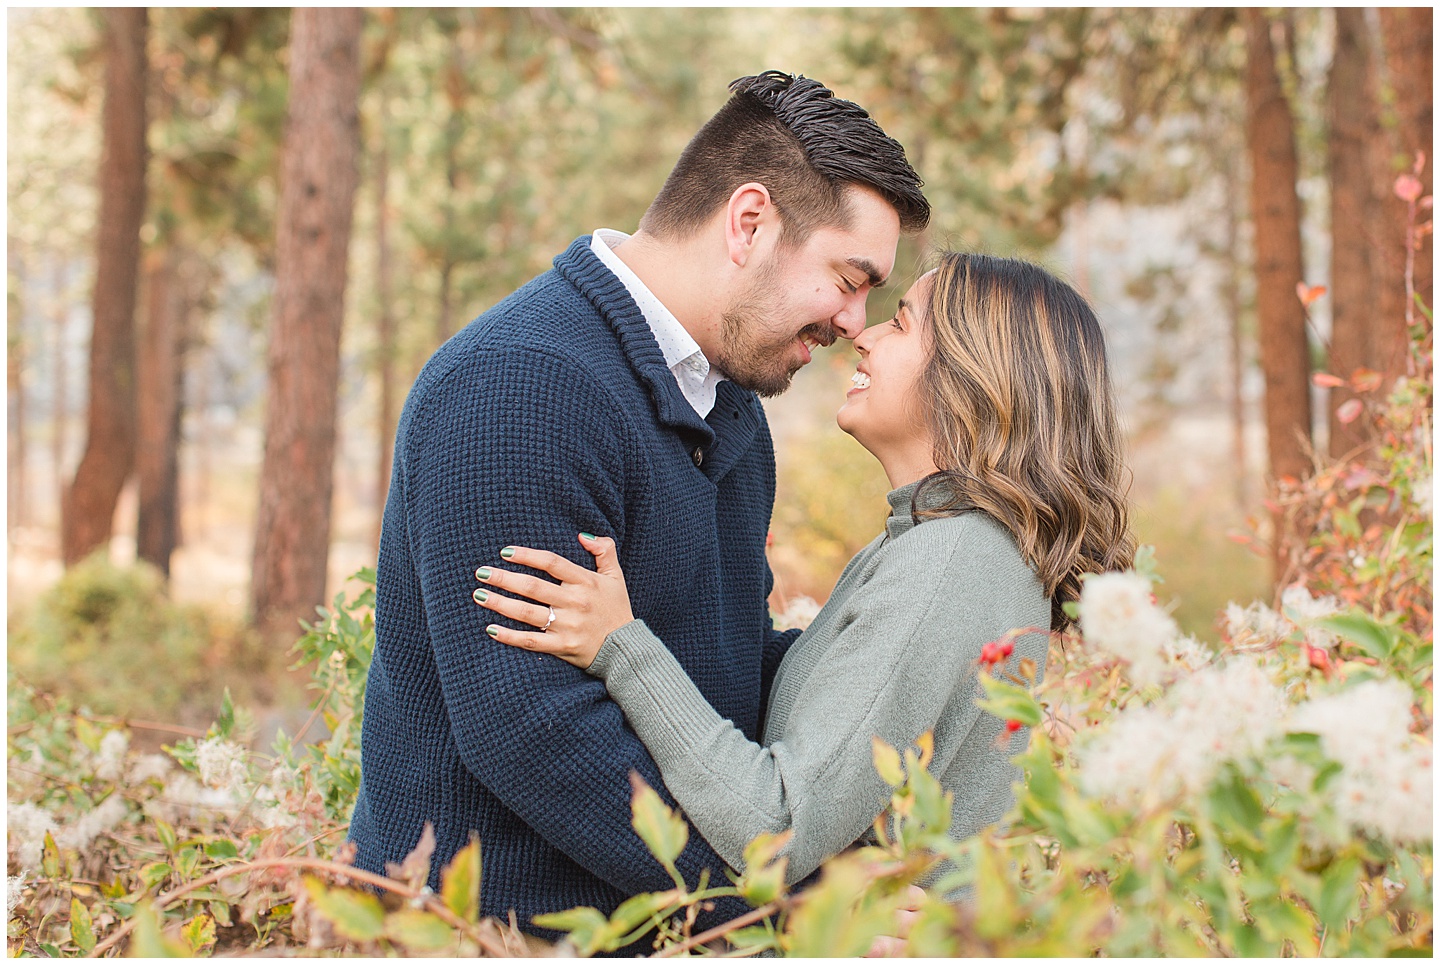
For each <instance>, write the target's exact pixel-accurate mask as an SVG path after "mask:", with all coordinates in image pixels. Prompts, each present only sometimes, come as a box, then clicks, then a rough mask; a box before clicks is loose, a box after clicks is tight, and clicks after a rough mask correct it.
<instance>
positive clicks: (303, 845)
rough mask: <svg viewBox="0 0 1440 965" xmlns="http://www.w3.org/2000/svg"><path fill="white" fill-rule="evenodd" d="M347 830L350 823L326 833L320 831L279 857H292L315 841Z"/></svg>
mask: <svg viewBox="0 0 1440 965" xmlns="http://www.w3.org/2000/svg"><path fill="white" fill-rule="evenodd" d="M349 830H350V823H349V822H348V821H347V822H346V823H344V824H342V825H340V826H339V827H334V828H331V829H330V830H328V831H321V832H320V833H319V834H317V835H315V836H314V837H313V838H309V839H307V840H305V841H301V842H300V843H299V844H297V845H295V847H293V848H291V849H290V850H289V851H286V852H285V853H284V854H282V855H281V856H280V857H282V858H289V857H293V856H294V855H295V854H296V853H297V852H299V850H300V849H301V848H308V847H310V845H312V844H314V843H315V842H316V841H319V840H320V839H321V838H328V837H330V835H332V834H338V833H339V832H341V831H349Z"/></svg>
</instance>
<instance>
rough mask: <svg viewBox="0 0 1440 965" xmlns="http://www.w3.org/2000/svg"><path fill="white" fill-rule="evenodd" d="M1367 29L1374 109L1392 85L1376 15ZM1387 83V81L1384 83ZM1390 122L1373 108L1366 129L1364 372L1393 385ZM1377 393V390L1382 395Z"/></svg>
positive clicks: (1399, 327) (1398, 219)
mask: <svg viewBox="0 0 1440 965" xmlns="http://www.w3.org/2000/svg"><path fill="white" fill-rule="evenodd" d="M1366 23H1367V25H1369V27H1370V29H1369V37H1368V40H1369V53H1370V61H1371V69H1370V71H1369V74H1368V76H1367V77H1366V92H1367V96H1368V97H1369V99H1370V101H1371V103H1373V104H1376V105H1380V104H1383V103H1386V101H1387V100H1388V99H1389V98H1388V97H1387V96H1386V95H1387V93H1393V84H1392V83H1385V82H1384V76H1385V75H1386V74H1389V73H1391V71H1390V69H1389V65H1388V64H1387V63H1386V55H1385V48H1384V45H1383V44H1382V43H1381V39H1380V33H1381V31H1380V16H1379V14H1378V13H1375V14H1373V16H1372V17H1370V18H1369V19H1367V21H1366ZM1390 80H1391V81H1392V82H1393V76H1392V77H1391V78H1390ZM1387 113H1388V114H1389V115H1390V116H1389V117H1386V118H1385V120H1390V121H1393V120H1394V118H1393V114H1394V110H1393V106H1392V107H1391V108H1390V109H1389V110H1388V111H1386V110H1384V109H1379V110H1378V111H1377V114H1376V116H1375V117H1374V119H1373V121H1372V122H1371V124H1370V129H1369V136H1368V139H1367V142H1366V148H1365V160H1366V168H1367V169H1368V170H1369V172H1370V217H1371V222H1370V225H1369V230H1368V231H1367V233H1366V234H1367V238H1368V240H1369V242H1370V276H1371V278H1372V279H1374V283H1375V308H1374V312H1373V315H1374V317H1373V319H1372V320H1371V325H1370V332H1369V353H1370V354H1369V359H1370V367H1371V368H1373V369H1375V370H1376V371H1378V372H1381V373H1382V374H1383V375H1385V376H1386V378H1385V385H1386V386H1387V387H1388V386H1389V385H1391V384H1393V380H1394V378H1395V376H1397V375H1400V374H1402V373H1403V372H1404V371H1405V360H1406V358H1407V356H1408V345H1409V337H1408V336H1407V335H1406V332H1405V240H1406V230H1407V228H1406V224H1407V212H1406V208H1405V202H1403V201H1401V200H1400V199H1399V198H1397V197H1395V176H1396V175H1397V174H1399V173H1400V172H1401V171H1403V170H1405V166H1404V165H1399V166H1397V165H1396V158H1397V156H1401V155H1403V154H1404V151H1403V149H1402V148H1401V147H1400V142H1399V136H1398V132H1397V131H1395V130H1394V129H1393V127H1392V126H1391V125H1389V124H1386V123H1383V122H1382V115H1385V114H1387ZM1382 391H1383V390H1382Z"/></svg>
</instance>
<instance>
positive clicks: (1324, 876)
mask: <svg viewBox="0 0 1440 965" xmlns="http://www.w3.org/2000/svg"><path fill="white" fill-rule="evenodd" d="M1360 870H1361V869H1360V861H1359V860H1358V859H1356V858H1353V857H1347V858H1341V859H1340V860H1339V861H1336V862H1335V863H1334V864H1332V865H1331V866H1330V867H1328V868H1326V869H1325V870H1324V871H1323V872H1322V873H1321V875H1320V897H1319V900H1318V901H1317V902H1316V908H1315V914H1316V916H1317V917H1318V918H1319V919H1320V922H1321V924H1323V925H1324V926H1325V927H1326V928H1327V929H1329V930H1330V931H1331V932H1332V933H1334V934H1341V933H1342V932H1343V931H1344V929H1345V925H1346V923H1347V922H1349V921H1350V920H1351V919H1352V918H1355V917H1357V916H1358V915H1359V912H1360V900H1359V899H1360V890H1359V889H1360Z"/></svg>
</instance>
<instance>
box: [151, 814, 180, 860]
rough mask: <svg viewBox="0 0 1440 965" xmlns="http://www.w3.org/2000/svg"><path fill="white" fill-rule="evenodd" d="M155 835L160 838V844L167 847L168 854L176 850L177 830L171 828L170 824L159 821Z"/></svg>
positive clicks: (156, 824)
mask: <svg viewBox="0 0 1440 965" xmlns="http://www.w3.org/2000/svg"><path fill="white" fill-rule="evenodd" d="M155 833H156V834H157V835H159V836H160V843H161V844H163V845H164V846H165V850H166V851H167V852H173V851H174V850H175V840H176V839H175V829H174V828H173V827H171V826H170V824H169V822H166V821H160V820H157V821H156V822H155Z"/></svg>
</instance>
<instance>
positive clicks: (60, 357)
mask: <svg viewBox="0 0 1440 965" xmlns="http://www.w3.org/2000/svg"><path fill="white" fill-rule="evenodd" d="M51 278H52V284H51V287H52V288H53V290H54V295H55V301H54V303H53V304H52V305H51V310H52V311H53V312H54V313H55V314H54V322H53V324H54V331H53V332H52V333H51V334H52V335H53V336H54V339H55V342H54V345H55V354H54V357H53V358H52V359H51V366H52V367H51V373H50V377H51V380H52V381H53V383H54V385H55V394H54V396H53V399H54V401H53V402H52V403H51V413H50V418H51V421H52V422H53V423H54V425H53V426H52V427H51V435H50V459H51V463H52V466H53V469H54V473H55V477H54V486H55V488H54V489H52V490H51V491H50V492H51V495H52V496H53V497H54V499H55V505H61V504H62V503H63V502H64V497H65V475H66V474H65V450H66V449H67V448H68V447H67V445H66V443H67V442H69V439H70V435H69V432H68V431H67V430H68V429H69V427H70V421H69V420H70V366H69V364H68V362H69V360H68V359H67V358H66V355H65V353H66V352H67V351H68V350H69V346H68V345H67V344H66V340H65V333H66V331H67V330H68V329H69V328H70V312H69V305H68V304H67V303H66V290H65V286H66V284H67V280H66V277H65V260H64V259H63V258H59V257H56V258H54V259H53V261H52V275H51Z"/></svg>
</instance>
